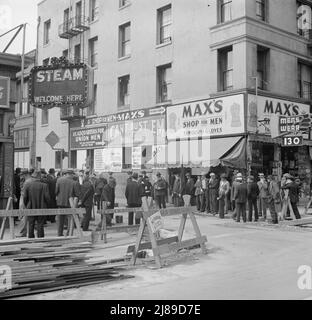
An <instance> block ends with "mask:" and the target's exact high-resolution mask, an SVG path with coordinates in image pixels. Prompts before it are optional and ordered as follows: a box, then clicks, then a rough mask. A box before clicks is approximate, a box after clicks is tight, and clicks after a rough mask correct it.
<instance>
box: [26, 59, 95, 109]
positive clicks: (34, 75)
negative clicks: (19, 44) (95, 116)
mask: <svg viewBox="0 0 312 320" xmlns="http://www.w3.org/2000/svg"><path fill="white" fill-rule="evenodd" d="M88 81H89V80H88V68H87V66H86V65H84V64H75V65H68V66H61V67H55V66H53V65H49V66H40V67H34V68H33V69H32V71H31V81H30V87H29V99H30V101H31V103H32V104H33V105H34V106H35V107H44V106H45V107H51V108H52V107H55V106H64V105H74V106H80V107H82V106H83V105H84V104H85V103H86V102H87V98H88V89H89V83H88Z"/></svg>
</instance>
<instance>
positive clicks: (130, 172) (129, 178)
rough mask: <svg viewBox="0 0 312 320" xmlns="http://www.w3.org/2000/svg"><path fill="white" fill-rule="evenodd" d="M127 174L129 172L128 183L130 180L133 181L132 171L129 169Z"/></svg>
mask: <svg viewBox="0 0 312 320" xmlns="http://www.w3.org/2000/svg"><path fill="white" fill-rule="evenodd" d="M127 174H128V178H127V184H128V183H129V182H131V181H132V174H133V173H132V171H128V172H127Z"/></svg>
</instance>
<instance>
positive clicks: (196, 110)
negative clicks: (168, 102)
mask: <svg viewBox="0 0 312 320" xmlns="http://www.w3.org/2000/svg"><path fill="white" fill-rule="evenodd" d="M244 132H245V124H244V95H243V94H239V95H234V96H227V97H222V98H215V99H209V100H202V101H197V102H192V103H185V104H181V105H176V106H172V107H168V108H167V137H168V140H176V139H184V138H198V137H202V138H209V137H215V136H223V135H234V134H243V133H244Z"/></svg>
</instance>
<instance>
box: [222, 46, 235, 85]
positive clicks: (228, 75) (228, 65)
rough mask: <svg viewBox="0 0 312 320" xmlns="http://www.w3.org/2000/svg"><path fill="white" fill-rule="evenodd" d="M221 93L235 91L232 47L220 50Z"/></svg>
mask: <svg viewBox="0 0 312 320" xmlns="http://www.w3.org/2000/svg"><path fill="white" fill-rule="evenodd" d="M219 79H220V82H219V91H226V90H232V89H233V50H232V47H229V48H226V49H221V50H219Z"/></svg>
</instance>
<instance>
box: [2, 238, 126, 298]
mask: <svg viewBox="0 0 312 320" xmlns="http://www.w3.org/2000/svg"><path fill="white" fill-rule="evenodd" d="M93 249H94V248H93V244H92V243H91V242H90V241H84V240H82V239H79V238H74V237H70V238H49V239H32V240H31V239H29V240H11V241H2V242H0V267H1V266H9V267H10V268H11V270H12V289H11V290H6V291H3V290H2V292H1V288H0V299H1V298H10V297H17V296H24V295H30V294H37V293H43V292H48V291H55V290H61V289H67V288H72V287H80V286H85V285H92V284H97V283H103V282H107V281H113V280H121V279H127V278H131V277H130V276H125V275H122V274H121V273H120V272H121V271H122V270H124V267H125V266H127V261H126V257H125V258H120V259H110V260H109V259H107V258H106V259H105V258H104V257H103V258H102V257H100V258H99V257H95V256H93V255H92V252H93ZM0 276H1V275H0Z"/></svg>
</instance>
